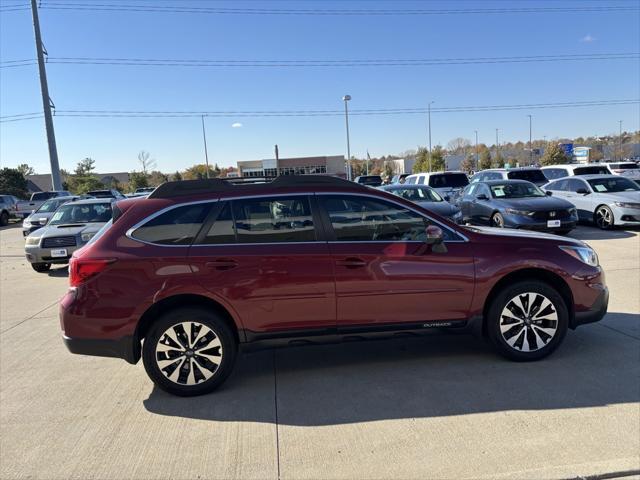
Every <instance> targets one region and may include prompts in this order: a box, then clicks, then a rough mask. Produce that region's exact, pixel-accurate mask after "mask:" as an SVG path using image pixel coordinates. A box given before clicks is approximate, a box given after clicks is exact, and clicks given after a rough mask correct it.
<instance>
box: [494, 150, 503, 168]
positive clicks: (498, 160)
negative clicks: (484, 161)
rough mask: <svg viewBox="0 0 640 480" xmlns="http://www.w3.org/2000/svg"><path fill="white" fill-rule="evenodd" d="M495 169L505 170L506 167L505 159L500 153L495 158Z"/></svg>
mask: <svg viewBox="0 0 640 480" xmlns="http://www.w3.org/2000/svg"><path fill="white" fill-rule="evenodd" d="M492 165H493V168H503V167H504V157H503V156H502V155H501V154H500V152H498V153H496V156H495V157H494V158H493V163H492Z"/></svg>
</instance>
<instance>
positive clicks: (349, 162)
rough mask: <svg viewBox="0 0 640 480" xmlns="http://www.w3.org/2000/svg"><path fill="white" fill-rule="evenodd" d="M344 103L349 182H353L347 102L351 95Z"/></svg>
mask: <svg viewBox="0 0 640 480" xmlns="http://www.w3.org/2000/svg"><path fill="white" fill-rule="evenodd" d="M342 100H343V101H344V121H345V125H346V127H347V180H351V144H350V142H349V107H347V102H348V101H349V100H351V95H345V96H344V97H342Z"/></svg>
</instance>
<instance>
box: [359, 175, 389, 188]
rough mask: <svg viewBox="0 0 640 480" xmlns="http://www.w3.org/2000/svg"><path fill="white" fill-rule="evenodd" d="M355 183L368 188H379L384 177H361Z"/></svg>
mask: <svg viewBox="0 0 640 480" xmlns="http://www.w3.org/2000/svg"><path fill="white" fill-rule="evenodd" d="M353 181H354V182H356V183H359V184H360V185H366V186H367V187H379V186H380V185H382V177H381V176H380V175H360V176H358V177H356V178H355V179H354V180H353Z"/></svg>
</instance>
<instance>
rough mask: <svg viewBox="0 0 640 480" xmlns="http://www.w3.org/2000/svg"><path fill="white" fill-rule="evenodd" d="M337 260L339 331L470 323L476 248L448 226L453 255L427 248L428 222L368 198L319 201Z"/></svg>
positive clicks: (331, 196)
mask: <svg viewBox="0 0 640 480" xmlns="http://www.w3.org/2000/svg"><path fill="white" fill-rule="evenodd" d="M317 197H318V200H319V204H320V205H321V210H322V215H323V218H324V222H325V224H326V225H327V230H328V238H329V249H330V251H331V255H332V258H333V261H334V268H335V282H336V283H335V285H336V287H335V288H336V308H337V322H338V328H339V329H341V328H342V329H345V328H349V327H353V326H358V325H360V326H364V325H366V324H374V325H378V326H383V325H396V326H397V325H401V324H415V323H418V324H420V325H422V323H421V322H431V321H438V320H440V321H450V320H458V321H463V320H465V319H466V318H467V315H468V309H469V306H470V301H471V297H472V293H473V281H474V267H473V253H472V248H471V245H470V243H468V242H466V241H465V240H464V239H463V238H462V237H460V236H459V235H457V234H456V233H455V232H453V231H452V230H449V229H448V228H447V227H442V228H443V230H445V231H446V233H445V235H446V238H447V242H446V246H447V249H448V251H447V252H446V253H435V252H433V251H432V250H431V248H430V247H427V246H426V244H425V243H424V240H425V229H426V226H427V225H428V224H430V223H433V221H432V220H430V219H429V218H428V217H427V216H423V215H422V214H419V213H417V212H416V211H415V210H413V209H411V208H409V207H407V206H404V205H403V204H402V203H396V202H392V201H388V200H384V199H380V198H376V197H373V196H367V195H348V194H319V195H318V196H317Z"/></svg>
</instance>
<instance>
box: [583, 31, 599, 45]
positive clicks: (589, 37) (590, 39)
mask: <svg viewBox="0 0 640 480" xmlns="http://www.w3.org/2000/svg"><path fill="white" fill-rule="evenodd" d="M580 41H581V42H582V43H591V42H595V41H596V37H594V36H592V35H591V34H590V33H587V34H586V35H585V36H584V37H582V38H581V39H580Z"/></svg>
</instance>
